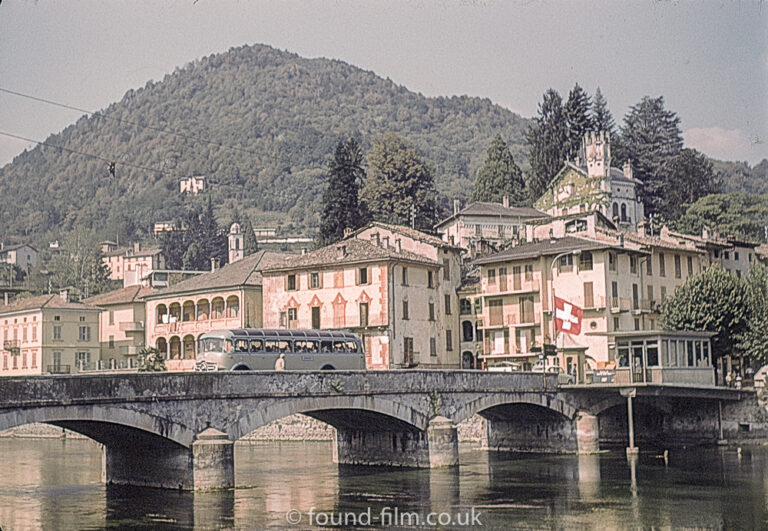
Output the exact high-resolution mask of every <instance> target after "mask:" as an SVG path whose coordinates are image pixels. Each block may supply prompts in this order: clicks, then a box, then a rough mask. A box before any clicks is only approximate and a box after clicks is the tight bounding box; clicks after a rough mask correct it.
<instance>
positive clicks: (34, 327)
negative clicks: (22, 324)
mask: <svg viewBox="0 0 768 531" xmlns="http://www.w3.org/2000/svg"><path fill="white" fill-rule="evenodd" d="M32 341H37V326H33V327H32Z"/></svg>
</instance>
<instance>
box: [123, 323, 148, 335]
mask: <svg viewBox="0 0 768 531" xmlns="http://www.w3.org/2000/svg"><path fill="white" fill-rule="evenodd" d="M120 331H121V332H126V333H131V332H140V333H144V321H132V322H128V323H120Z"/></svg>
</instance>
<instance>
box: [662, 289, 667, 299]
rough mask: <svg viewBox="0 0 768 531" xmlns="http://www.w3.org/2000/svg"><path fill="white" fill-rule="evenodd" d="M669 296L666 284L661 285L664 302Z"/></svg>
mask: <svg viewBox="0 0 768 531" xmlns="http://www.w3.org/2000/svg"><path fill="white" fill-rule="evenodd" d="M666 298H667V288H665V287H664V286H661V302H664V300H665V299H666Z"/></svg>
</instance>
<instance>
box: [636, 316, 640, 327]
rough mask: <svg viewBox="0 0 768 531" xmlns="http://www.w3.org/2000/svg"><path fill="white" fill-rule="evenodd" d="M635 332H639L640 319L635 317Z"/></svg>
mask: <svg viewBox="0 0 768 531" xmlns="http://www.w3.org/2000/svg"><path fill="white" fill-rule="evenodd" d="M635 330H640V319H638V318H637V317H635Z"/></svg>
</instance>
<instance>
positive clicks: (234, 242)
mask: <svg viewBox="0 0 768 531" xmlns="http://www.w3.org/2000/svg"><path fill="white" fill-rule="evenodd" d="M228 239H229V263H230V264H232V263H234V262H237V261H238V260H242V259H243V256H244V254H245V250H244V249H243V242H244V235H243V231H241V230H240V225H239V224H237V223H233V224H232V226H231V227H230V228H229V238H228Z"/></svg>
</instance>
